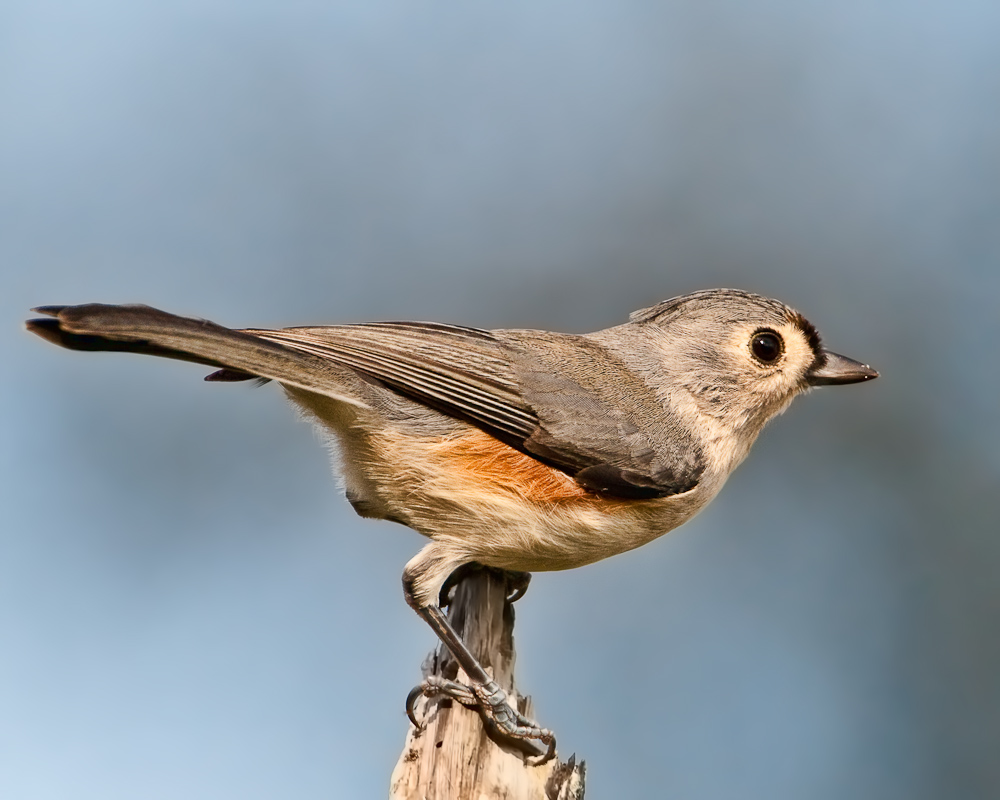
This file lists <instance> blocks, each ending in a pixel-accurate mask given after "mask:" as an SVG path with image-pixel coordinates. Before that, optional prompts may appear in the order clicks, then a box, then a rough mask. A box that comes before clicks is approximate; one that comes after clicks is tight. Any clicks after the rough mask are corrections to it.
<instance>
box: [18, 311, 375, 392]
mask: <svg viewBox="0 0 1000 800" xmlns="http://www.w3.org/2000/svg"><path fill="white" fill-rule="evenodd" d="M33 311H35V312H36V313H38V314H44V315H46V316H47V317H50V318H49V319H32V320H28V321H27V323H26V326H27V328H28V330H29V331H31V332H32V333H34V334H37V335H38V336H41V337H42V338H43V339H46V340H47V341H50V342H52V343H53V344H57V345H60V346H61V347H66V348H68V349H70V350H89V351H99V350H107V351H113V352H126V353H141V354H143V355H152V356H159V357H161V358H175V359H179V360H181V361H191V362H193V363H195V364H203V365H205V366H209V367H215V368H216V369H218V370H219V372H217V373H213V374H212V375H210V376H209V379H210V380H247V379H251V378H264V379H268V380H275V381H278V382H279V383H283V384H287V385H289V386H294V387H297V388H300V389H305V390H307V391H312V392H317V393H319V394H324V395H328V396H331V397H335V398H337V399H340V400H343V401H344V402H348V403H351V404H353V405H357V406H364V405H365V403H364V402H363V401H362V400H361V399H360V398H359V397H357V396H352V393H351V392H350V391H349V388H348V387H349V385H350V384H352V383H354V382H355V381H356V380H357V379H356V376H355V375H354V374H353V373H352V372H351V370H350V369H349V368H347V367H344V366H343V365H340V364H335V363H334V362H332V361H330V360H329V359H324V358H321V357H318V356H315V355H312V354H309V353H302V352H299V351H296V350H292V349H290V348H288V347H285V346H283V345H281V344H278V343H276V342H270V341H267V340H266V339H262V338H260V337H259V336H255V335H253V334H250V333H244V332H242V331H236V330H232V329H230V328H225V327H223V326H221V325H217V324H215V323H214V322H209V321H207V320H198V319H190V318H188V317H179V316H176V315H174V314H168V313H167V312H165V311H160V310H158V309H155V308H151V307H149V306H144V305H120V306H114V305H102V304H97V303H94V304H89V305H81V306H40V307H38V308H35V309H33Z"/></svg>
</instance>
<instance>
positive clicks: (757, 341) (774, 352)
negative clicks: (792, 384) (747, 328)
mask: <svg viewBox="0 0 1000 800" xmlns="http://www.w3.org/2000/svg"><path fill="white" fill-rule="evenodd" d="M782 350H784V347H783V346H782V343H781V337H780V336H778V334H776V333H775V332H774V331H757V333H755V334H754V335H753V338H752V339H751V340H750V351H751V352H752V353H753V354H754V355H755V356H756V357H757V358H758V359H760V360H761V361H763V362H764V363H765V364H770V363H772V362H774V361H777V360H778V358H779V357H780V356H781V352H782Z"/></svg>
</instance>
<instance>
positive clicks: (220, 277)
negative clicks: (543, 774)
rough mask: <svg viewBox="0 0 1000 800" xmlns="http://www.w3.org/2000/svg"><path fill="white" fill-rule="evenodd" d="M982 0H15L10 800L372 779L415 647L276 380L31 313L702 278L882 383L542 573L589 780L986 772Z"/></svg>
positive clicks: (611, 308)
mask: <svg viewBox="0 0 1000 800" xmlns="http://www.w3.org/2000/svg"><path fill="white" fill-rule="evenodd" d="M998 30H1000V7H998V6H997V5H996V4H988V3H980V2H973V0H949V1H948V2H944V0H937V1H936V2H926V3H918V4H914V3H902V2H885V3H872V2H868V1H867V0H866V1H865V2H861V1H860V0H858V1H854V0H848V1H847V2H841V3H826V4H817V3H809V4H803V3H801V2H796V1H794V0H772V1H771V2H755V3H744V4H740V3H726V2H714V1H712V2H706V1H705V0H672V1H671V2H666V3H652V2H647V3H642V2H621V0H593V1H589V2H588V1H586V0H585V1H584V2H580V1H579V0H576V1H575V2H561V3H537V2H531V3H528V2H506V3H502V4H496V3H475V4H471V5H470V4H455V3H452V4H441V3H433V4H427V3H419V2H418V3H414V2H412V0H407V1H406V2H383V1H382V0H354V1H353V2H340V3H335V2H328V3H318V2H317V3H306V2H286V3H280V4H279V3H273V4H271V3H263V2H245V1H244V2H225V0H197V2H193V1H192V2H172V3H158V4H153V3H135V2H124V1H123V0H95V1H94V2H90V3H85V4H84V3H80V4H76V3H67V2H53V1H49V0H31V2H27V0H7V2H5V3H4V4H3V7H2V9H0V170H2V175H0V211H2V216H0V224H2V231H0V269H2V287H0V288H2V292H0V320H3V325H2V327H3V330H4V331H5V332H4V333H3V335H2V336H0V352H2V359H3V381H2V384H0V419H2V423H0V437H2V438H0V487H2V488H0V493H2V502H0V525H2V530H0V548H2V550H0V553H2V558H0V648H2V649H0V796H2V797H4V798H10V800H43V799H44V800H48V799H51V800H64V798H70V797H71V798H101V800H109V799H112V798H122V799H123V800H125V799H129V800H130V799H131V798H144V799H145V798H150V799H156V798H164V799H165V800H166V799H172V798H178V797H184V798H212V799H215V798H240V799H241V800H243V799H245V798H277V797H282V798H285V797H295V798H299V799H300V800H304V799H305V798H363V797H380V796H383V795H384V794H385V792H386V789H387V785H388V777H389V772H390V770H391V768H392V765H393V763H394V762H395V759H396V757H397V755H398V754H399V752H400V749H401V746H402V742H403V736H404V733H405V729H406V722H405V719H404V717H403V713H402V702H403V698H404V696H405V694H406V692H407V690H408V689H409V688H410V687H411V685H413V683H414V682H415V681H416V680H417V679H418V677H419V665H420V662H421V659H422V658H423V657H424V655H425V653H426V652H427V651H428V650H429V649H430V648H431V646H432V637H431V634H430V633H429V632H428V631H427V630H426V629H425V627H424V626H423V624H422V623H421V622H420V621H419V620H418V619H417V618H416V617H415V616H414V615H413V613H412V612H411V611H410V610H409V609H408V608H407V607H406V606H405V604H404V603H403V601H402V597H401V593H400V586H399V574H400V571H401V569H402V566H403V564H404V563H405V562H406V560H407V559H408V558H409V557H410V556H411V555H412V554H413V553H414V552H415V551H416V549H417V548H418V547H419V546H420V540H419V539H418V537H417V536H416V535H415V534H413V533H411V532H409V531H407V530H405V529H403V528H399V527H396V526H393V525H390V524H388V523H373V522H367V521H362V520H360V519H358V518H356V517H355V516H354V515H353V513H352V512H351V510H350V508H349V506H348V505H347V503H345V502H344V501H343V499H342V498H341V497H339V496H338V493H337V491H336V490H335V487H334V484H333V482H332V481H331V479H330V476H329V469H328V464H327V457H326V454H325V453H324V452H323V448H322V447H321V446H320V444H319V443H318V442H317V441H316V440H315V438H314V436H313V434H312V432H311V431H310V430H309V429H308V427H307V426H306V425H304V424H302V423H300V422H298V421H296V419H295V417H294V414H292V413H291V412H290V411H289V409H288V408H286V407H285V406H284V401H283V400H282V398H281V396H280V393H279V392H277V391H275V390H274V388H273V387H267V388H263V389H259V390H253V389H251V388H250V387H248V386H245V385H206V384H203V383H201V381H200V377H201V375H202V374H203V373H204V372H205V370H201V369H199V368H197V367H192V366H191V365H186V364H178V363H173V362H167V361H156V360H153V359H141V358H135V357H128V356H117V355H94V356H91V355H85V354H78V353H69V352H63V351H59V350H57V349H55V348H52V347H49V346H47V345H45V344H43V343H42V342H40V341H38V340H36V339H33V338H32V337H29V336H28V335H27V334H25V333H24V332H23V331H22V330H20V320H21V319H23V318H24V316H25V315H26V312H27V309H28V307H29V306H31V305H37V304H44V303H81V302H88V301H103V302H148V303H151V304H154V305H158V306H161V307H164V308H167V309H170V310H174V311H179V312H186V313H191V314H194V315H200V316H205V317H209V318H211V319H214V320H216V321H218V322H221V323H224V324H230V325H255V326H280V325H291V324H307V323H322V322H343V321H359V320H367V319H400V318H402V319H408V318H409V319H413V318H416V319H432V320H445V321H450V322H455V323H462V324H469V325H478V326H482V327H504V326H528V327H552V328H556V329H562V330H573V331H581V330H588V329H595V328H599V327H603V326H607V325H610V324H615V323H618V322H620V321H621V320H623V319H624V318H625V316H626V314H627V313H628V312H629V311H630V310H632V309H634V308H637V307H641V306H645V305H649V304H651V303H653V302H656V301H658V300H661V299H664V298H666V297H669V296H672V295H675V294H679V293H682V292H686V291H689V290H693V289H699V288H706V287H713V286H736V287H740V288H746V289H751V290H755V291H758V292H762V293H765V294H770V295H774V296H777V297H780V298H781V299H783V300H785V301H787V302H789V303H791V304H793V305H795V306H797V307H799V308H800V309H801V310H802V311H803V312H805V313H806V314H807V315H808V316H809V317H810V318H811V319H812V320H813V321H814V322H815V323H816V324H817V325H818V326H819V327H820V329H821V330H822V331H823V333H824V335H825V337H826V341H827V342H828V344H829V345H830V346H831V347H832V348H833V349H835V350H838V351H840V352H843V353H845V354H847V355H850V356H853V357H856V358H860V359H863V360H866V361H870V362H871V363H872V364H873V365H875V366H876V367H877V368H878V369H880V370H881V371H882V373H883V377H882V378H881V379H880V380H879V381H877V382H876V383H874V384H872V385H868V386H864V387H849V388H845V389H830V390H824V391H822V392H817V393H814V394H813V395H811V396H810V397H808V398H806V399H804V400H800V401H798V402H797V403H796V405H795V407H794V408H793V409H792V410H791V411H790V412H789V413H788V414H787V415H786V416H785V417H784V418H782V419H781V420H779V421H778V422H776V423H775V424H774V425H773V427H772V428H770V429H768V430H767V431H766V432H765V434H764V436H763V437H762V439H761V441H760V442H759V444H758V446H757V448H756V449H755V452H754V453H753V454H752V456H751V458H750V460H749V461H748V463H747V464H745V465H744V466H743V468H742V469H741V470H740V471H738V472H737V474H736V475H735V476H734V477H733V479H732V480H731V481H730V484H729V486H728V487H727V489H726V490H725V491H724V492H723V493H722V495H721V496H720V498H719V499H718V500H717V501H716V503H715V504H714V505H713V506H712V508H710V509H709V510H708V511H706V512H705V513H704V514H703V515H702V516H701V517H699V518H698V519H697V520H695V521H694V522H692V523H691V524H689V525H688V526H686V527H685V528H684V529H682V530H681V531H678V532H676V533H674V534H673V535H671V536H669V537H666V538H665V539H662V540H660V541H658V542H656V543H654V544H652V545H650V546H648V547H646V548H644V549H642V550H640V551H637V552H634V553H630V554H627V555H625V556H621V557H618V558H616V559H612V560H611V561H609V562H605V563H602V564H599V565H595V566H592V567H588V568H586V569H583V570H579V571H576V572H573V573H565V574H553V575H541V576H536V580H535V582H534V584H533V586H532V588H531V590H530V592H529V593H528V595H527V597H526V598H525V599H524V600H523V601H522V603H521V604H520V605H519V606H518V613H519V617H518V620H519V621H518V629H517V633H518V645H519V650H520V653H521V660H520V663H519V675H520V683H521V685H522V686H523V687H524V688H525V689H526V690H527V691H529V692H531V693H532V694H533V695H534V696H535V699H536V702H537V707H538V716H539V719H540V720H541V722H542V723H543V724H545V725H548V726H551V727H552V728H554V729H555V730H556V731H558V733H559V735H560V743H561V748H562V753H563V755H568V754H569V753H571V752H573V751H575V752H577V753H578V754H580V755H581V756H582V757H584V758H586V759H587V760H588V762H589V764H590V767H591V772H590V775H591V791H590V793H589V794H592V795H593V796H594V797H595V798H597V797H666V798H674V797H676V798H681V797H683V798H685V799H686V800H694V799H707V798H720V799H725V798H736V797H739V798H769V800H770V799H773V798H789V799H790V800H800V799H801V798H810V799H811V800H823V799H824V798H829V799H830V800H841V799H842V798H845V797H850V798H872V799H873V800H874V799H876V798H877V799H878V800H886V799H891V798H907V800H914V799H917V800H922V799H923V798H927V800H931V799H933V800H937V799H938V798H942V797H962V798H986V797H996V796H997V795H998V794H1000V759H998V758H997V752H996V745H997V742H998V741H1000V635H998V626H1000V580H998V575H1000V530H998V528H1000V525H998V519H1000V422H998V415H997V406H998V394H1000V366H998V362H1000V359H998V355H997V338H998V333H1000V324H998V317H1000V301H998V297H1000V294H998V293H1000V47H998V46H997V31H998Z"/></svg>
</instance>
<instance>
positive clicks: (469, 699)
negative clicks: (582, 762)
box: [406, 675, 556, 766]
mask: <svg viewBox="0 0 1000 800" xmlns="http://www.w3.org/2000/svg"><path fill="white" fill-rule="evenodd" d="M421 695H422V696H424V697H427V698H433V697H449V698H451V699H452V700H457V701H458V702H459V703H461V704H462V705H463V706H465V707H466V708H476V709H479V711H480V712H481V713H482V714H483V715H484V716H485V717H486V718H487V719H488V720H489V722H490V723H492V725H493V727H495V728H496V730H497V732H498V733H499V734H500V735H501V736H503V737H506V738H508V739H514V740H517V741H525V742H527V741H530V740H532V739H537V740H538V741H540V742H541V743H542V744H544V745H546V746H547V750H546V751H545V752H544V753H542V754H541V755H532V756H529V759H528V763H529V764H531V766H539V765H541V764H544V763H545V762H547V761H549V760H550V759H551V758H552V757H553V756H555V754H556V737H555V734H553V733H552V731H550V730H549V729H548V728H539V727H538V726H537V725H535V723H534V722H533V721H532V720H530V719H528V718H527V717H526V716H524V714H522V713H521V712H520V711H518V710H517V709H516V708H512V707H511V706H510V704H509V703H508V702H507V693H506V692H505V691H504V690H503V689H501V688H500V686H499V684H497V682H496V681H489V682H488V683H484V684H473V685H472V686H466V685H465V684H464V683H458V682H457V681H450V680H447V679H445V678H442V677H440V676H438V675H430V676H428V677H427V678H426V679H425V680H424V681H423V683H421V684H419V685H418V686H415V687H414V688H413V689H412V690H411V691H410V693H409V694H408V695H407V696H406V716H407V717H409V718H410V722H412V723H413V726H414V727H415V728H416V729H417V730H418V731H422V730H423V729H424V724H423V723H422V722H418V721H417V717H416V713H415V707H416V702H417V698H418V697H420V696H421Z"/></svg>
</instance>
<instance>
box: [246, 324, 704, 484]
mask: <svg viewBox="0 0 1000 800" xmlns="http://www.w3.org/2000/svg"><path fill="white" fill-rule="evenodd" d="M245 332H246V333H250V334H253V335H255V336H259V337H261V338H264V339H267V340H269V341H272V342H275V343H278V344H281V345H283V346H285V347H288V348H291V349H294V350H299V351H301V352H305V353H309V354H311V355H315V356H319V357H321V358H324V359H330V360H332V361H335V362H338V363H340V364H343V365H346V366H348V367H350V368H351V369H353V370H355V371H357V372H359V373H361V374H363V375H367V376H369V377H371V378H375V379H376V380H378V381H380V382H382V383H384V384H385V385H386V386H388V387H390V388H391V389H393V390H394V391H396V392H398V393H400V394H402V395H404V396H407V397H410V398H412V399H415V400H417V401H419V402H421V403H423V404H425V405H428V406H430V407H432V408H434V409H436V410H438V411H440V412H441V413H444V414H446V415H449V416H452V417H456V418H459V419H463V420H465V421H468V422H471V423H472V424H474V425H476V426H477V427H479V428H481V429H483V430H484V431H486V432H487V433H489V434H490V435H492V436H494V437H496V438H497V439H499V440H501V441H503V442H505V443H506V444H509V445H510V446H512V447H514V448H516V449H517V450H519V451H521V452H523V453H525V454H527V455H530V456H532V457H533V458H536V459H538V460H539V461H542V462H543V463H546V464H549V465H550V466H553V467H556V468H557V469H560V470H562V471H563V472H566V473H567V474H569V475H571V476H573V477H574V478H575V479H576V480H577V482H578V483H580V485H581V486H583V487H584V488H586V489H588V490H590V491H594V492H596V493H599V494H602V495H605V496H610V497H621V498H630V499H638V498H653V497H664V496H667V495H671V494H678V493H680V492H685V491H688V490H689V489H692V488H694V486H695V485H696V484H697V482H698V478H699V477H700V475H701V472H702V468H703V466H702V459H701V452H700V450H699V449H698V448H697V446H696V444H695V443H694V442H693V441H691V440H690V437H689V436H686V435H685V434H684V431H683V429H682V427H681V426H680V425H678V424H676V422H675V421H674V420H672V419H671V418H669V417H668V416H667V415H666V414H665V411H664V409H663V407H662V404H660V403H659V402H658V401H657V399H656V398H655V396H654V395H653V393H652V391H651V390H650V389H649V387H647V386H646V385H645V384H644V383H642V381H641V380H640V379H639V378H638V377H637V376H636V375H635V374H634V373H632V372H631V371H630V370H628V369H627V368H626V367H625V366H624V365H622V364H621V363H620V362H618V361H617V360H616V359H615V358H613V357H612V356H611V355H610V354H609V353H608V352H607V351H606V350H604V348H602V347H600V346H599V345H598V344H596V343H595V342H592V341H590V340H588V339H586V338H584V337H580V336H570V335H561V334H549V333H542V332H538V331H497V332H495V333H491V332H488V331H482V330H478V329H475V328H462V327H457V326H451V325H440V324H433V323H416V322H388V323H370V324H362V325H341V326H331V327H319V328H286V329H283V330H277V331H265V330H248V331H245ZM651 429H654V430H655V431H656V433H657V434H658V435H656V436H655V437H654V436H651V435H650V434H649V433H647V431H650V430H651Z"/></svg>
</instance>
